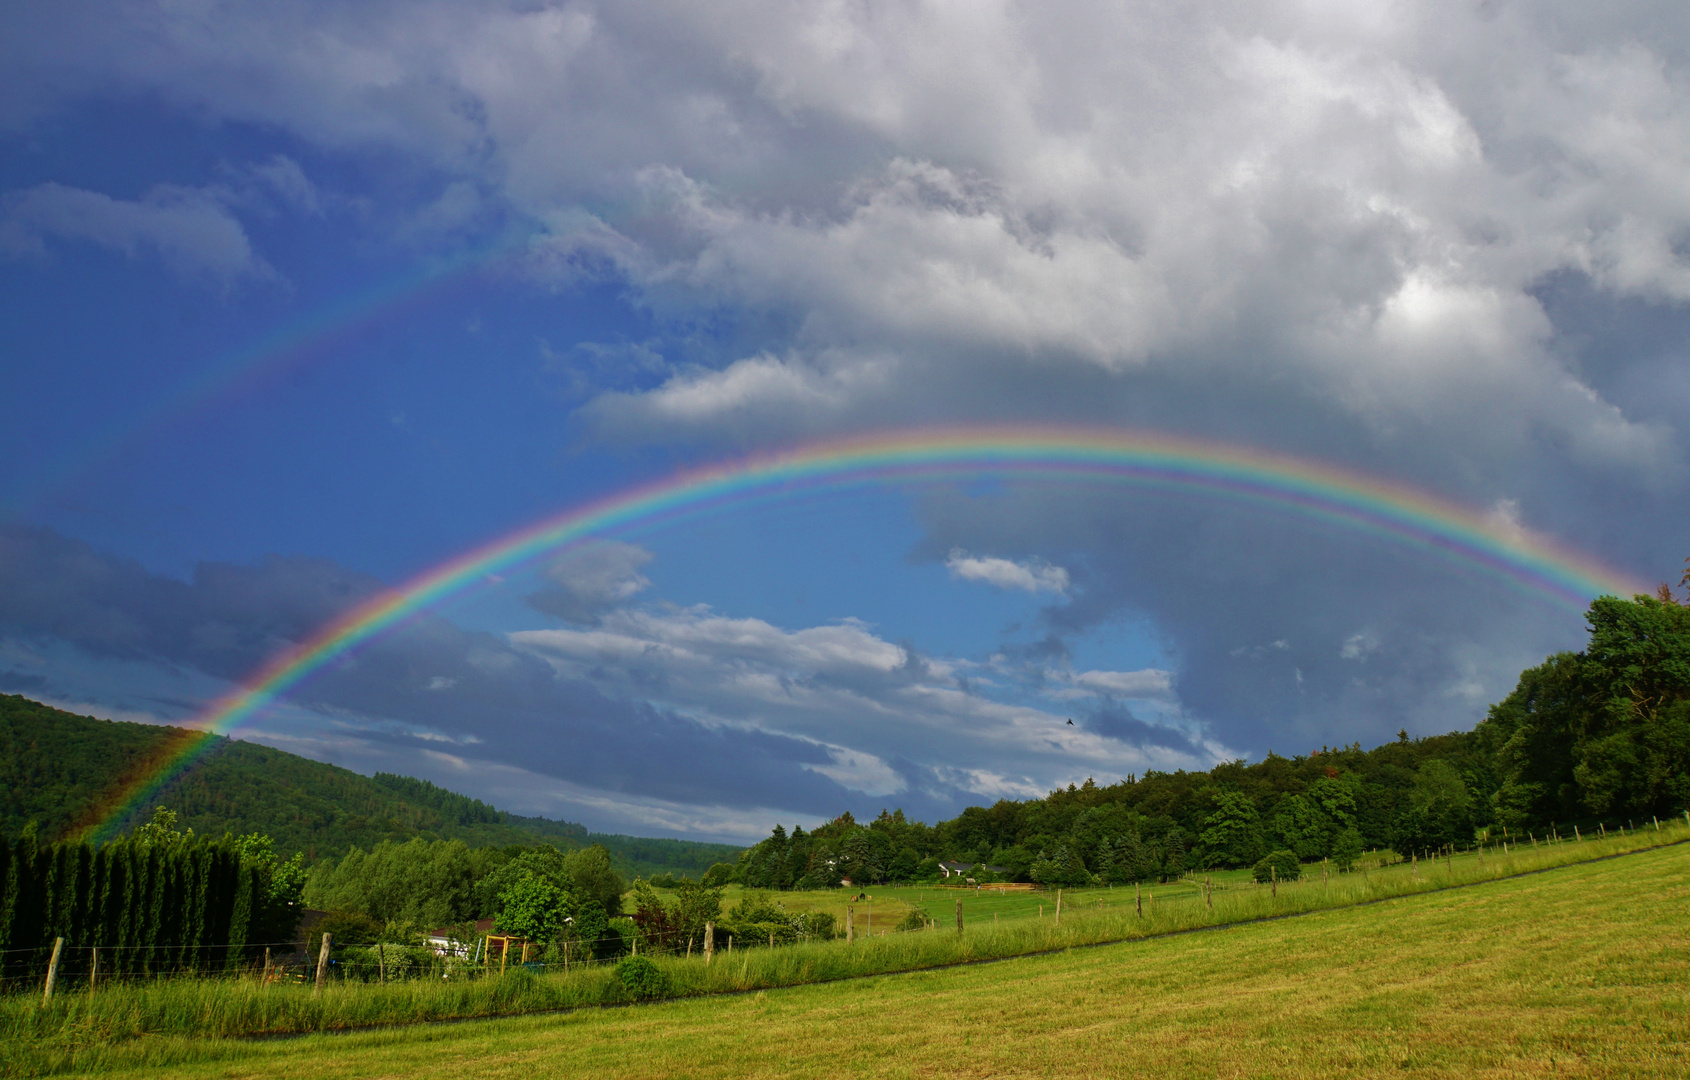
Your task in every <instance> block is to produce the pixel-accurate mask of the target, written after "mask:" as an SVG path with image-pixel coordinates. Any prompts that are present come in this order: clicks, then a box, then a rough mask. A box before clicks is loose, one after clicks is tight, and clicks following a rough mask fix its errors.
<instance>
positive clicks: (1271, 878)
mask: <svg viewBox="0 0 1690 1080" xmlns="http://www.w3.org/2000/svg"><path fill="white" fill-rule="evenodd" d="M1256 850H1257V851H1260V850H1261V848H1257V849H1256ZM1268 882H1269V883H1270V887H1271V888H1272V889H1273V898H1274V899H1275V900H1278V899H1279V871H1278V870H1277V869H1275V867H1274V865H1273V864H1272V863H1268Z"/></svg>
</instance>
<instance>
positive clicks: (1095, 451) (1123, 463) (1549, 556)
mask: <svg viewBox="0 0 1690 1080" xmlns="http://www.w3.org/2000/svg"><path fill="white" fill-rule="evenodd" d="M958 475H961V476H975V475H1003V476H1055V477H1066V478H1081V479H1084V478H1097V479H1105V480H1111V481H1117V482H1126V483H1129V484H1137V485H1145V486H1151V487H1159V488H1167V489H1172V490H1176V491H1183V492H1191V493H1196V494H1199V495H1202V496H1205V497H1212V498H1215V499H1220V500H1226V501H1233V502H1241V503H1245V504H1254V505H1266V506H1272V507H1276V508H1279V509H1282V510H1285V511H1288V512H1291V513H1294V514H1297V515H1300V516H1304V517H1308V518H1311V519H1314V520H1318V521H1323V522H1326V523H1329V524H1331V525H1333V526H1335V527H1339V528H1348V529H1351V530H1355V531H1358V532H1361V533H1364V534H1367V535H1371V536H1374V537H1381V538H1385V539H1387V540H1388V541H1391V542H1394V543H1398V544H1402V545H1405V546H1408V547H1411V548H1417V549H1421V550H1426V551H1431V552H1435V553H1438V554H1440V555H1443V556H1445V557H1447V558H1450V559H1453V560H1456V561H1457V562H1459V563H1462V564H1465V565H1467V566H1471V567H1475V568H1477V569H1478V570H1480V571H1482V572H1483V573H1485V574H1487V575H1491V576H1495V577H1498V578H1500V579H1503V580H1506V581H1508V582H1509V583H1510V584H1512V585H1514V586H1516V587H1519V588H1524V589H1527V590H1529V591H1532V592H1535V593H1537V594H1540V595H1543V596H1546V597H1549V598H1551V599H1554V600H1556V601H1559V602H1562V603H1567V604H1571V605H1577V606H1582V605H1583V604H1585V603H1587V602H1588V601H1589V600H1590V599H1591V598H1592V597H1594V596H1596V595H1599V594H1602V593H1610V594H1617V595H1626V594H1628V593H1632V592H1637V591H1641V589H1640V588H1639V586H1638V584H1637V583H1636V582H1633V581H1631V580H1629V579H1627V578H1626V577H1625V576H1623V575H1621V574H1619V573H1617V572H1615V571H1613V570H1611V569H1609V568H1607V567H1605V566H1603V565H1602V564H1600V563H1599V562H1597V561H1596V560H1594V559H1592V558H1590V557H1589V556H1586V555H1583V554H1581V553H1578V552H1575V551H1572V550H1571V549H1569V548H1566V547H1563V546H1561V545H1559V544H1556V543H1555V542H1554V541H1552V540H1550V539H1548V538H1546V537H1541V536H1537V535H1534V534H1531V533H1528V532H1525V531H1522V530H1517V529H1504V528H1499V527H1498V526H1497V525H1496V524H1494V523H1492V522H1491V521H1489V520H1488V519H1487V518H1486V516H1485V515H1484V514H1482V513H1479V512H1477V511H1474V510H1472V509H1469V508H1466V507H1463V506H1460V505H1458V504H1456V503H1453V502H1450V501H1447V500H1444V499H1441V498H1438V497H1437V496H1434V495H1431V494H1428V493H1426V492H1423V491H1419V490H1416V489H1414V488H1410V487H1408V486H1405V485H1400V484H1396V483H1392V482H1390V481H1386V480H1382V479H1379V478H1376V477H1371V476H1366V475H1363V474H1361V473H1357V472H1353V471H1349V470H1346V469H1342V468H1339V467H1336V466H1332V465H1327V464H1323V463H1319V462H1314V461H1310V460H1307V459H1301V458H1295V457H1291V456H1288V455H1281V454H1275V453H1269V452H1264V451H1259V450H1252V449H1248V448H1244V447H1238V446H1231V445H1228V444H1224V443H1217V442H1206V441H1201V440H1196V439H1190V438H1185V437H1179V436H1173V435H1168V434H1164V433H1158V432H1147V431H1123V430H1120V429H1107V428H1075V427H1027V426H1020V427H1013V428H948V429H938V430H934V429H924V430H917V431H902V432H893V433H888V434H880V435H874V436H866V437H859V438H853V439H841V440H833V441H824V442H817V443H811V444H807V445H804V446H799V447H796V448H791V449H788V450H784V451H779V452H772V453H764V454H756V455H752V456H749V457H745V458H742V459H738V460H734V461H728V462H722V463H717V464H712V465H707V466H703V467H700V468H696V469H691V470H687V471H683V472H681V473H678V474H676V475H674V476H671V477H668V478H666V479H663V480H660V481H656V482H654V483H650V484H646V485H642V486H639V487H635V488H632V489H629V490H626V491H622V492H619V493H616V494H613V495H611V496H608V497H606V498H602V499H599V500H597V501H594V502H590V503H587V504H585V505H581V506H577V507H573V508H571V509H569V510H567V511H565V512H563V513H561V514H558V515H555V516H553V517H549V518H546V519H544V520H541V521H538V522H536V523H534V524H531V525H529V526H527V527H525V528H522V529H519V530H517V531H515V532H512V533H509V534H507V535H505V536H503V537H500V538H498V539H496V540H493V541H491V542H490V543H487V544H484V545H481V546H480V547H477V548H475V549H473V550H470V551H468V552H465V553H463V554H461V555H458V556H457V557H455V558H453V559H450V560H448V561H446V562H444V563H441V564H439V565H438V566H436V567H434V568H433V569H431V570H428V571H426V572H424V573H422V574H419V575H418V576H416V577H415V578H413V579H412V580H411V581H409V582H407V583H406V584H404V585H402V586H400V587H399V588H397V589H393V590H390V591H388V592H384V593H382V594H379V595H377V596H375V597H373V598H371V599H369V600H367V601H366V602H364V603H363V604H361V605H359V606H357V607H355V608H353V609H351V610H350V611H348V612H346V613H345V614H344V615H342V616H341V617H340V618H338V619H336V620H335V621H333V622H332V623H330V624H328V625H326V626H324V627H323V628H321V629H320V630H319V631H318V632H317V633H315V634H314V635H313V636H312V637H311V638H309V639H308V640H306V641H303V642H300V643H299V644H297V645H295V646H294V647H293V648H291V649H288V650H286V651H284V652H282V653H280V654H278V655H277V656H275V657H273V658H272V659H271V660H270V661H268V662H267V663H266V664H265V665H264V666H263V667H261V668H260V669H259V670H258V671H256V672H254V673H253V674H252V675H251V676H250V677H249V678H248V679H247V680H246V681H245V682H244V683H243V684H242V685H241V686H240V687H238V688H237V689H236V690H235V691H234V692H232V693H230V694H229V695H227V696H225V697H223V698H221V699H220V700H218V701H217V702H215V703H214V704H213V705H212V707H211V708H209V709H207V710H206V711H205V712H204V713H202V714H201V716H200V717H198V718H197V721H196V728H197V730H196V732H195V733H194V734H192V735H190V736H188V737H185V738H184V739H182V740H180V742H179V744H175V745H172V746H170V747H168V748H166V749H165V750H164V751H163V752H161V754H160V755H158V756H157V757H156V758H155V759H154V760H152V761H150V762H148V763H146V764H145V765H143V766H142V767H141V768H140V769H138V770H137V771H136V772H135V773H134V774H133V775H132V776H131V777H129V778H127V779H126V780H125V781H124V782H123V783H122V784H120V785H119V787H118V789H116V790H114V791H113V792H112V793H111V795H110V797H109V798H108V799H106V800H103V801H102V803H101V805H100V806H98V807H96V808H93V810H92V812H91V813H90V815H89V816H88V818H87V819H86V821H87V825H86V828H85V830H84V831H85V832H86V833H92V834H93V835H95V836H98V835H100V834H102V833H104V832H108V831H109V830H111V829H112V828H113V827H114V826H115V825H116V824H118V823H120V822H121V821H122V820H123V819H124V818H125V817H126V816H127V815H128V814H129V813H130V812H131V811H132V810H133V809H134V808H135V807H136V806H138V805H140V804H142V803H144V802H145V801H146V800H148V799H149V798H151V796H152V795H153V793H155V792H156V791H158V790H159V788H161V787H162V786H163V785H165V784H167V783H168V782H169V781H170V780H171V779H173V778H174V777H176V776H178V775H180V774H181V773H182V771H183V770H185V769H186V768H188V767H189V766H190V765H192V764H193V762H194V761H195V760H197V759H198V757H199V755H201V754H203V753H204V752H205V750H206V749H208V748H209V747H210V746H211V745H214V742H215V736H217V735H226V734H228V733H230V732H231V731H233V730H234V729H235V728H237V727H238V726H239V725H240V724H241V723H242V722H243V721H244V720H246V719H247V718H249V717H251V716H252V715H253V714H254V713H255V712H257V711H258V710H260V709H262V708H263V707H264V706H266V705H268V704H270V703H272V702H274V701H276V700H277V699H278V698H280V697H282V696H283V695H285V694H286V693H287V692H288V691H289V690H291V689H292V688H294V687H295V686H297V685H298V684H299V683H300V682H302V681H303V680H305V679H307V678H308V677H310V676H311V675H312V674H313V673H314V672H317V671H320V670H322V669H323V668H324V667H325V666H327V665H328V664H330V663H332V662H334V660H335V659H336V658H338V657H341V656H344V655H346V654H347V653H348V652H350V651H351V650H353V649H356V648H357V647H358V646H360V645H362V644H364V643H366V642H368V641H369V640H371V639H372V638H375V637H377V636H378V635H380V634H382V633H383V632H385V631H387V630H389V629H391V628H393V627H394V626H396V625H397V624H399V623H401V622H403V621H404V620H405V619H407V618H409V617H411V616H413V615H416V614H418V613H420V612H423V611H426V610H427V609H429V608H430V607H431V606H433V605H435V604H438V603H439V602H441V601H442V600H444V599H446V598H448V597H450V596H453V595H456V594H458V593H461V592H464V591H465V590H467V589H470V588H472V587H474V586H475V585H476V583H478V582H483V581H485V580H487V579H488V578H489V576H491V575H497V574H500V573H502V572H505V571H508V570H511V569H513V568H515V567H518V566H520V565H522V564H524V563H527V562H530V561H532V560H535V559H538V558H541V557H544V556H546V555H548V554H550V553H552V552H555V551H557V550H559V549H561V548H564V547H566V546H568V545H569V544H572V543H577V542H580V541H583V540H586V539H589V538H591V537H595V536H601V535H605V534H610V533H614V532H615V531H617V530H619V529H624V528H629V527H634V526H638V525H641V524H651V523H659V522H662V521H664V520H665V519H670V518H675V517H679V516H682V515H686V514H690V513H697V512H702V511H708V510H710V509H712V508H714V507H717V506H722V505H731V504H733V503H734V502H736V501H740V500H746V499H751V498H757V497H771V496H772V497H777V498H784V497H791V496H793V495H795V494H797V493H801V492H804V491H809V490H815V489H817V488H829V487H836V486H846V485H850V484H853V483H896V482H900V481H910V480H921V479H930V478H934V477H946V476H958Z"/></svg>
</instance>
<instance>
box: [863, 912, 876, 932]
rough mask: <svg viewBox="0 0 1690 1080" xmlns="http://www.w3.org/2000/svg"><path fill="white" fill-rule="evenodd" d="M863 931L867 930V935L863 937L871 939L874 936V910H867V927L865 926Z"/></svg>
mask: <svg viewBox="0 0 1690 1080" xmlns="http://www.w3.org/2000/svg"><path fill="white" fill-rule="evenodd" d="M865 929H867V931H868V933H867V934H866V935H865V936H867V937H873V936H874V909H873V908H869V909H868V920H867V925H866V927H865Z"/></svg>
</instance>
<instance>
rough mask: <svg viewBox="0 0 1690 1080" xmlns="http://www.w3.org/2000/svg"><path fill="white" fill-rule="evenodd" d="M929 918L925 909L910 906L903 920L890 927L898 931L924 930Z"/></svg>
mask: <svg viewBox="0 0 1690 1080" xmlns="http://www.w3.org/2000/svg"><path fill="white" fill-rule="evenodd" d="M929 918H930V916H929V915H928V914H927V911H926V909H924V908H918V907H912V908H910V909H909V911H908V912H906V913H905V914H904V921H903V922H901V923H899V924H898V925H897V926H894V927H893V928H892V929H894V930H900V931H901V930H925V929H927V920H928V919H929Z"/></svg>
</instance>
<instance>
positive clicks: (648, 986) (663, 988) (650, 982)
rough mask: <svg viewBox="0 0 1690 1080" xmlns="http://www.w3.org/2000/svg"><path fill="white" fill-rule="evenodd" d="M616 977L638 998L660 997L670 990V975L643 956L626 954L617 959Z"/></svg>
mask: <svg viewBox="0 0 1690 1080" xmlns="http://www.w3.org/2000/svg"><path fill="white" fill-rule="evenodd" d="M616 977H617V978H618V979H619V980H621V982H622V985H623V986H625V987H627V988H628V992H629V993H631V994H633V995H634V996H635V997H636V998H641V999H650V998H658V997H662V996H663V995H664V994H667V993H668V992H669V976H668V975H666V974H664V973H663V969H662V968H660V967H658V966H657V965H656V964H654V963H652V962H651V961H650V960H647V959H646V958H645V957H643V956H625V957H623V958H622V959H621V960H619V961H617V964H616Z"/></svg>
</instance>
